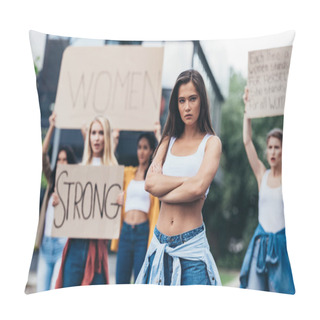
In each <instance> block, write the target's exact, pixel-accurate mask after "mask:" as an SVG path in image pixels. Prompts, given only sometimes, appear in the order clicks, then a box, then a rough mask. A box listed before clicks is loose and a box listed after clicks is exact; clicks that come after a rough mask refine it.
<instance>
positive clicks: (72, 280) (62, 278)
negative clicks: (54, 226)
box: [56, 117, 118, 288]
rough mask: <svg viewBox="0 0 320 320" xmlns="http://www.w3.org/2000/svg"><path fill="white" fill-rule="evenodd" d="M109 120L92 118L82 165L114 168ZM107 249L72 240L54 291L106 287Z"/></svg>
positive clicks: (92, 241)
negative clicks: (84, 286)
mask: <svg viewBox="0 0 320 320" xmlns="http://www.w3.org/2000/svg"><path fill="white" fill-rule="evenodd" d="M112 144H113V143H112V139H111V128H110V123H109V121H108V119H106V118H104V117H95V118H94V120H93V121H91V123H90V125H89V129H88V134H86V135H85V144H84V151H83V158H82V164H83V165H93V166H99V165H107V166H109V165H117V164H118V162H117V159H116V158H115V156H114V153H113V150H114V149H113V146H112ZM108 283H109V272H108V249H107V240H104V239H78V238H77V239H71V238H69V239H68V241H67V243H66V246H65V248H64V251H63V257H62V264H61V268H60V272H59V276H58V279H57V282H56V288H61V287H71V286H79V285H94V284H108Z"/></svg>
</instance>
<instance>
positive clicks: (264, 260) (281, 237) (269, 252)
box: [240, 224, 291, 288]
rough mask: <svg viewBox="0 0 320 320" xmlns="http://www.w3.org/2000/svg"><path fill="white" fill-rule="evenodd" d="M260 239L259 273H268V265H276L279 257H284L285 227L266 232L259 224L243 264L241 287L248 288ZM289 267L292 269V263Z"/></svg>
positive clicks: (257, 268) (257, 267) (257, 266)
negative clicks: (253, 259)
mask: <svg viewBox="0 0 320 320" xmlns="http://www.w3.org/2000/svg"><path fill="white" fill-rule="evenodd" d="M258 239H260V245H259V253H258V258H257V265H256V270H257V272H258V273H259V274H262V273H267V272H268V265H276V264H277V263H278V261H279V259H282V254H281V247H283V246H285V247H286V236H285V229H284V228H283V229H281V230H280V231H278V232H277V233H270V232H266V231H265V230H264V229H263V228H262V226H261V225H260V224H259V225H258V227H257V228H256V230H255V233H254V235H253V237H252V239H251V241H250V243H249V246H248V249H247V252H246V255H245V257H244V261H243V265H242V268H241V272H240V287H241V288H246V287H247V286H248V276H249V270H250V266H251V260H252V255H253V250H254V247H255V243H256V241H258ZM288 267H289V269H290V265H289V266H288ZM289 271H291V270H289Z"/></svg>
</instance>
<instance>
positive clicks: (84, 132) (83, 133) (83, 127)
mask: <svg viewBox="0 0 320 320" xmlns="http://www.w3.org/2000/svg"><path fill="white" fill-rule="evenodd" d="M87 133H88V125H87V124H86V123H85V124H83V125H82V127H81V134H82V137H83V140H84V141H85V140H86V136H87Z"/></svg>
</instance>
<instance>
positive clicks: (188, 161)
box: [162, 134, 211, 196]
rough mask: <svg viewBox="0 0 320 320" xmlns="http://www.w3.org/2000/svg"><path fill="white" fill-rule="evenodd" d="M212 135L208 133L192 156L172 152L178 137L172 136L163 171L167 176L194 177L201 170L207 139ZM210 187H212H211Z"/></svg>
mask: <svg viewBox="0 0 320 320" xmlns="http://www.w3.org/2000/svg"><path fill="white" fill-rule="evenodd" d="M210 137H211V135H210V134H206V135H205V136H204V137H203V139H202V141H201V143H200V144H199V147H198V149H197V151H196V152H195V153H194V154H192V155H190V156H175V155H173V154H172V153H171V149H172V146H173V144H174V142H175V141H176V137H171V139H170V142H169V147H168V152H167V156H166V159H165V161H164V164H163V167H162V173H163V174H164V175H166V176H173V177H193V176H195V175H196V174H197V172H198V171H199V168H200V166H201V163H202V160H203V156H204V150H205V147H206V143H207V140H208V139H209V138H210ZM209 188H210V187H209ZM209 188H208V189H207V191H206V194H205V195H206V196H207V194H208V192H209Z"/></svg>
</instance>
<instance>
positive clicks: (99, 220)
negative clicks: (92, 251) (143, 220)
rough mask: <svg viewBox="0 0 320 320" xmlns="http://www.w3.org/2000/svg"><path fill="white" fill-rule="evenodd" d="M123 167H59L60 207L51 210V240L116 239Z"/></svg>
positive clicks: (118, 229)
mask: <svg viewBox="0 0 320 320" xmlns="http://www.w3.org/2000/svg"><path fill="white" fill-rule="evenodd" d="M123 172H124V167H123V166H83V165H60V166H58V168H57V173H56V190H57V194H58V196H59V204H58V205H57V206H56V207H55V210H54V221H53V227H52V235H53V236H54V237H69V238H86V239H114V238H118V237H119V231H120V216H121V208H120V206H119V205H118V204H117V201H116V200H117V196H118V194H119V193H120V192H121V190H122V184H123Z"/></svg>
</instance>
